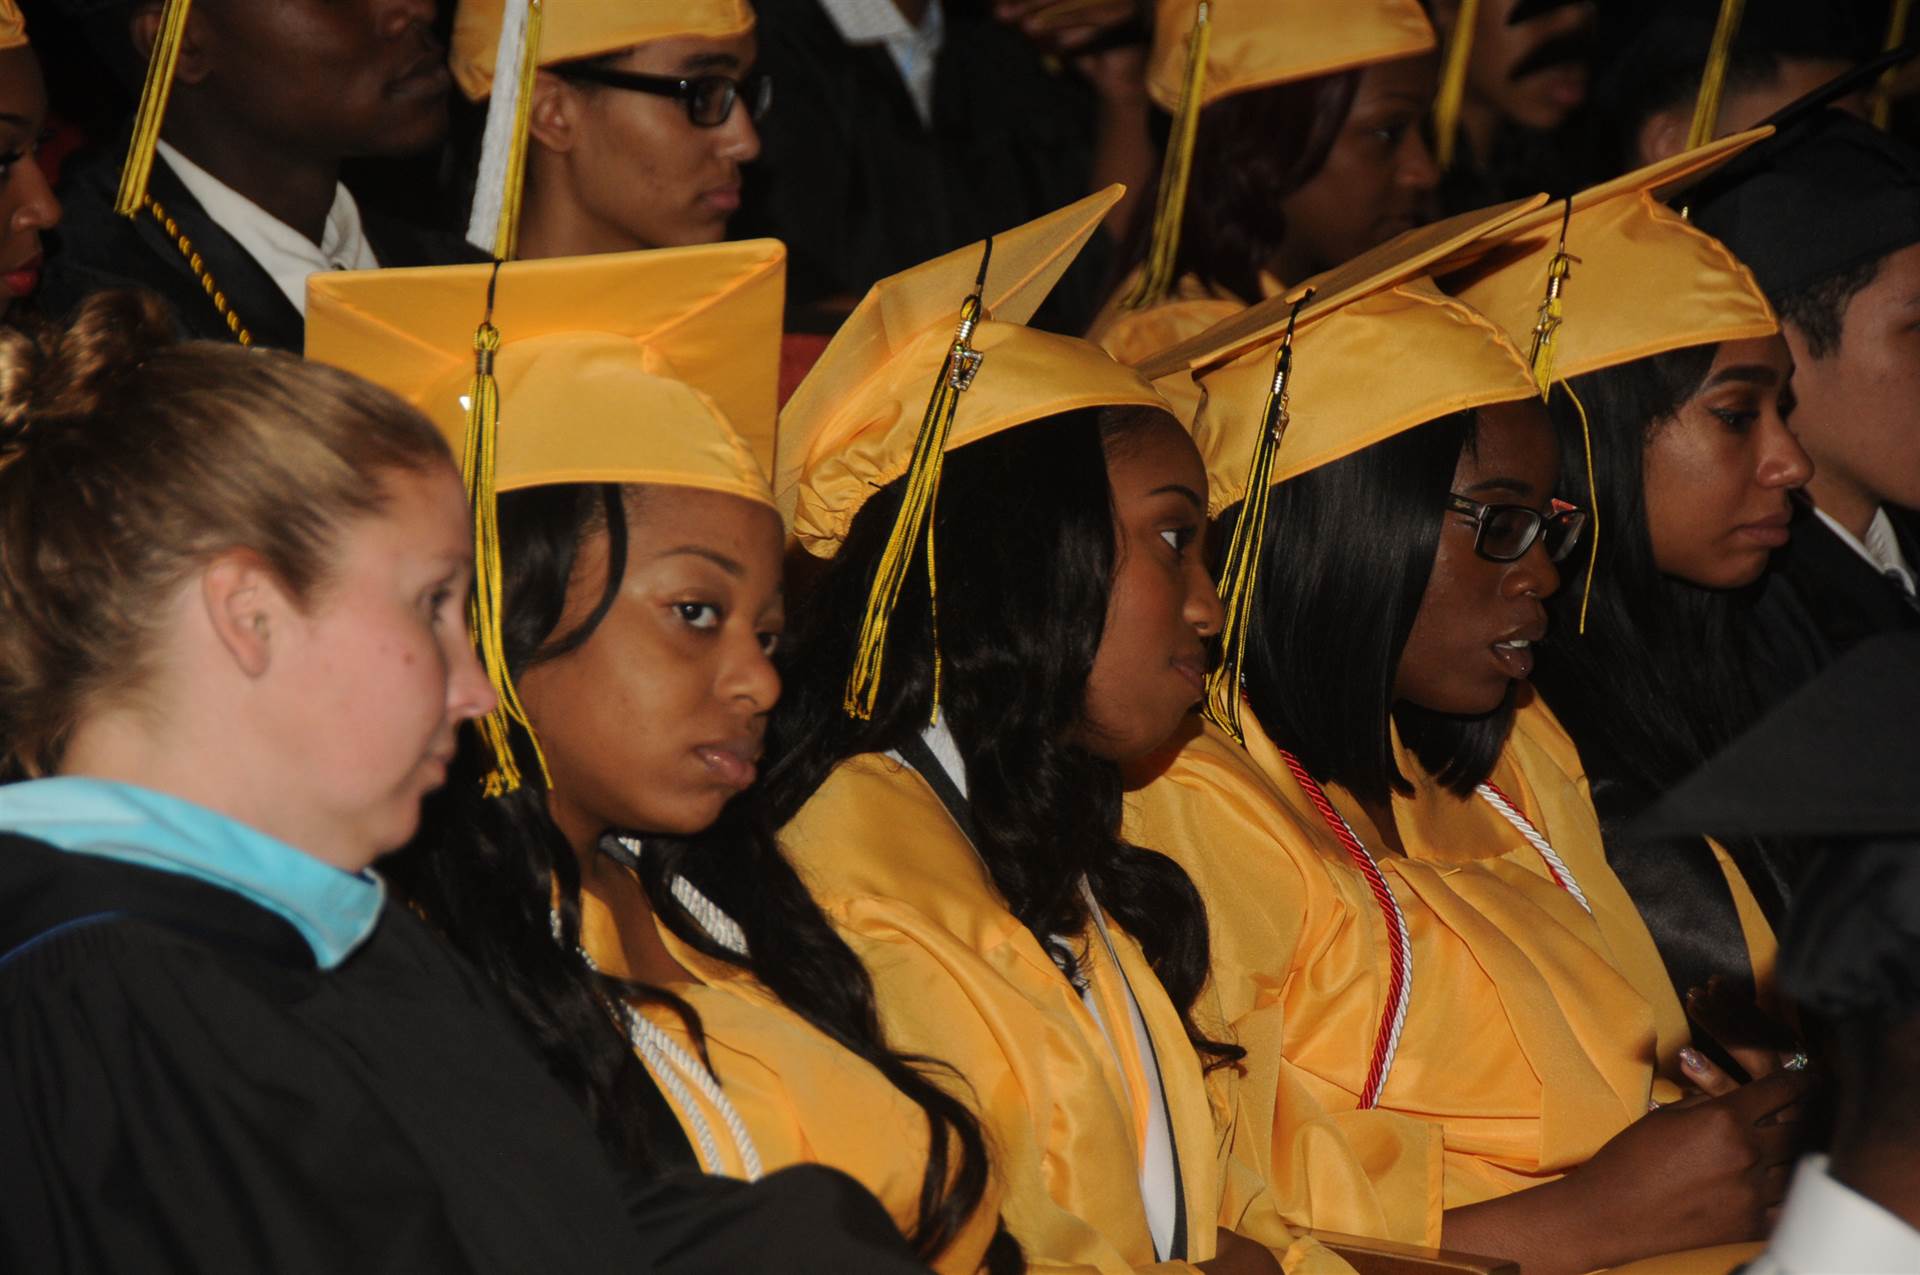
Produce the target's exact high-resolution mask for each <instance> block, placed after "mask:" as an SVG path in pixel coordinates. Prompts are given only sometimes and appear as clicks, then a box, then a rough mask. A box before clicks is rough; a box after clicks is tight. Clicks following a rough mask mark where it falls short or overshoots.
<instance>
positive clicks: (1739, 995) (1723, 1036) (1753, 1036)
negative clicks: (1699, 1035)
mask: <svg viewBox="0 0 1920 1275" xmlns="http://www.w3.org/2000/svg"><path fill="white" fill-rule="evenodd" d="M1685 1005H1686V1009H1687V1017H1688V1018H1690V1019H1692V1020H1693V1025H1694V1026H1695V1027H1697V1028H1699V1029H1700V1030H1701V1031H1702V1032H1704V1033H1705V1034H1706V1035H1708V1036H1710V1037H1711V1038H1712V1039H1713V1041H1714V1042H1715V1043H1716V1044H1718V1045H1719V1046H1720V1047H1721V1048H1722V1049H1724V1050H1726V1051H1727V1056H1728V1057H1730V1058H1732V1059H1733V1061H1734V1062H1736V1063H1738V1064H1740V1067H1741V1069H1742V1070H1744V1071H1745V1072H1746V1073H1747V1075H1748V1076H1749V1077H1751V1078H1752V1079H1754V1080H1758V1079H1760V1078H1761V1077H1762V1076H1766V1075H1771V1074H1772V1073H1773V1072H1775V1071H1778V1070H1779V1069H1780V1068H1781V1067H1782V1066H1783V1065H1784V1064H1785V1063H1786V1061H1787V1059H1788V1058H1790V1057H1792V1056H1793V1054H1794V1053H1795V1052H1796V1051H1797V1049H1798V1046H1797V1044H1796V1043H1795V1041H1794V1036H1793V1033H1792V1032H1791V1031H1789V1030H1788V1029H1787V1028H1786V1026H1785V1025H1784V1024H1782V1023H1780V1022H1778V1021H1777V1020H1775V1019H1774V1018H1772V1017H1770V1016H1769V1015H1767V1014H1766V1013H1765V1012H1764V1011H1762V1010H1761V1008H1760V1006H1759V1004H1758V1003H1757V1002H1756V1001H1755V1000H1754V997H1753V988H1752V987H1751V986H1749V985H1746V984H1742V983H1735V982H1734V981H1733V980H1731V979H1728V978H1725V977H1723V976H1722V975H1719V974H1715V975H1714V976H1713V977H1712V978H1710V979H1708V980H1707V985H1706V986H1705V987H1696V988H1693V989H1691V990H1690V991H1688V992H1687V995H1686V1000H1685Z"/></svg>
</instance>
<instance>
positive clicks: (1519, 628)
mask: <svg viewBox="0 0 1920 1275" xmlns="http://www.w3.org/2000/svg"><path fill="white" fill-rule="evenodd" d="M1477 415H1478V426H1477V428H1476V429H1475V431H1474V437H1473V440H1472V442H1471V443H1469V444H1468V446H1467V447H1466V448H1465V449H1463V450H1462V451H1461V453H1460V460H1459V463H1458V464H1457V465H1456V466H1455V468H1454V471H1453V486H1452V491H1454V492H1455V493H1457V494H1458V495H1461V496H1464V497H1466V498H1467V499H1469V500H1473V501H1478V502H1480V503H1482V504H1502V505H1527V506H1530V507H1532V508H1535V509H1538V510H1540V511H1541V512H1542V513H1546V512H1548V511H1549V508H1550V505H1551V502H1552V500H1553V496H1554V487H1555V484H1556V483H1557V482H1558V481H1559V477H1560V458H1559V450H1558V444H1557V443H1556V442H1555V439H1554V433H1553V425H1552V423H1551V421H1549V419H1548V417H1547V412H1546V408H1545V407H1544V406H1542V405H1541V404H1540V403H1539V402H1538V401H1537V400H1527V401H1523V402H1518V403H1497V404H1494V405H1493V406H1491V407H1483V408H1481V409H1479V412H1478V413H1477ZM1437 516H1438V517H1440V518H1441V520H1442V523H1441V529H1440V545H1439V548H1438V549H1437V550H1436V552H1435V554H1434V559H1433V574H1432V576H1431V577H1429V578H1428V580H1427V588H1426V592H1425V593H1423V594H1422V595H1421V598H1420V610H1419V611H1418V612H1417V613H1416V615H1415V616H1414V621H1413V629H1412V631H1411V632H1410V633H1409V634H1408V635H1407V644H1406V646H1405V647H1404V648H1403V649H1402V651H1401V653H1400V664H1399V667H1398V668H1397V669H1396V670H1395V673H1394V683H1393V693H1394V698H1395V699H1396V700H1399V701H1403V702H1405V703H1409V704H1414V705H1417V706H1419V707H1421V708H1425V709H1429V710H1431V711H1433V712H1436V713H1451V714H1454V715H1456V716H1461V717H1477V716H1479V715H1481V714H1483V713H1491V712H1492V711H1494V710H1495V709H1497V708H1499V707H1500V705H1501V704H1502V703H1503V702H1504V701H1505V700H1506V697H1507V694H1508V692H1509V691H1510V690H1511V689H1512V687H1513V683H1514V682H1515V681H1518V680H1522V679H1525V678H1527V677H1529V676H1531V675H1532V673H1533V651H1532V645H1533V643H1535V642H1539V641H1540V640H1542V639H1543V638H1545V637H1546V635H1547V610H1546V606H1545V600H1546V599H1547V598H1548V597H1549V596H1551V595H1552V593H1553V591H1554V590H1555V589H1557V588H1559V587H1560V574H1559V572H1558V571H1557V570H1556V569H1555V567H1554V565H1553V562H1552V560H1551V559H1550V558H1549V557H1548V555H1547V548H1546V543H1545V537H1544V536H1543V537H1541V538H1539V539H1536V540H1535V541H1534V543H1533V546H1532V547H1531V548H1530V549H1528V550H1527V552H1526V553H1525V554H1523V555H1522V556H1521V557H1519V558H1518V559H1516V560H1514V561H1512V562H1494V561H1491V560H1489V559H1487V558H1485V557H1483V556H1482V555H1481V554H1480V553H1478V552H1477V551H1476V550H1475V548H1474V526H1475V524H1474V519H1473V518H1472V517H1469V516H1468V515H1466V514H1463V513H1458V512H1453V511H1440V512H1439V513H1438V514H1437Z"/></svg>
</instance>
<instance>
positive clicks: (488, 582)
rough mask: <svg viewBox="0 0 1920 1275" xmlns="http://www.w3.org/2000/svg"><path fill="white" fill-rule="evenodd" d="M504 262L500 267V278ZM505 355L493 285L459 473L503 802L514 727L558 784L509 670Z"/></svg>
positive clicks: (472, 612)
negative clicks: (504, 611)
mask: <svg viewBox="0 0 1920 1275" xmlns="http://www.w3.org/2000/svg"><path fill="white" fill-rule="evenodd" d="M499 273H500V265H499V263H498V262H495V263H494V277H495V278H496V279H497V278H498V277H499ZM499 351H500V329H498V328H496V327H494V326H493V285H492V284H491V283H489V284H488V285H487V317H486V318H484V319H482V320H481V321H480V326H479V327H478V328H477V329H475V331H474V334H473V379H472V380H471V381H470V382H468V384H467V435H466V446H465V449H464V451H463V453H462V455H461V458H460V476H461V477H462V478H463V479H465V480H466V484H467V500H468V503H469V504H470V505H471V506H472V509H473V557H474V580H473V602H472V604H471V605H470V606H469V607H468V612H467V615H468V621H469V624H470V625H471V627H472V630H473V638H474V643H475V645H476V646H478V647H479V649H480V664H481V667H483V668H485V669H486V671H487V680H488V681H489V682H491V683H492V684H493V691H494V694H495V695H496V696H497V697H498V702H497V703H496V704H495V705H494V707H493V711H492V712H490V713H488V714H487V715H486V716H485V717H483V718H481V719H480V721H479V722H478V726H479V730H480V737H481V738H482V739H484V740H486V742H487V747H488V748H490V749H491V750H492V751H493V762H494V768H493V770H492V771H490V772H489V773H488V775H487V778H486V795H487V796H489V797H498V796H500V795H501V794H503V793H509V792H512V791H513V790H514V789H516V788H518V787H519V786H520V766H519V763H518V762H516V761H515V760H514V757H513V738H512V737H513V728H514V726H516V725H517V726H519V727H520V729H521V730H523V731H525V732H526V735H527V740H528V742H529V743H531V744H532V745H533V755H534V758H535V760H537V761H538V762H539V763H540V780H541V783H542V784H544V785H545V786H546V787H548V788H551V787H553V777H552V775H551V774H549V773H548V770H547V758H546V754H545V753H543V752H542V751H541V750H540V741H539V739H538V738H537V737H536V736H535V735H534V733H533V725H532V723H530V722H529V721H528V720H527V710H526V709H525V708H523V707H522V706H521V704H520V694H519V692H518V691H516V690H515V689H514V686H513V675H512V674H511V673H510V672H508V670H507V651H506V639H505V637H504V636H502V634H501V630H500V624H501V602H502V599H501V596H500V595H501V579H500V577H501V570H500V508H499V505H498V503H497V498H496V493H495V489H494V466H495V463H496V462H497V460H498V456H499V447H500V386H499V384H498V382H496V381H495V380H494V376H493V360H494V356H495V355H496V354H498V353H499Z"/></svg>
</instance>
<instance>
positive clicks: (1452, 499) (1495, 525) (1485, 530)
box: [1447, 492, 1587, 562]
mask: <svg viewBox="0 0 1920 1275" xmlns="http://www.w3.org/2000/svg"><path fill="white" fill-rule="evenodd" d="M1447 508H1448V509H1451V510H1453V511H1454V512H1455V513H1463V514H1468V515H1470V516H1471V517H1472V518H1473V551H1474V552H1475V553H1477V554H1479V555H1480V556H1481V557H1483V558H1485V559H1487V560H1488V561H1490V562H1517V561H1519V560H1520V559H1521V558H1524V557H1526V556H1527V551H1528V550H1529V549H1531V548H1533V542H1534V541H1536V540H1540V539H1542V538H1543V537H1544V538H1545V540H1546V546H1547V556H1548V557H1549V558H1551V559H1553V560H1554V561H1555V562H1560V561H1562V560H1563V559H1565V558H1566V556H1567V555H1568V554H1570V553H1572V552H1573V547H1574V546H1575V545H1576V544H1578V543H1580V533H1581V532H1582V531H1584V530H1585V529H1586V526H1587V511H1586V510H1584V509H1581V508H1580V507H1579V506H1577V505H1570V504H1568V503H1567V502H1566V501H1564V500H1556V501H1554V502H1553V507H1552V510H1551V512H1548V513H1544V514H1543V513H1541V512H1540V511H1539V510H1538V509H1534V508H1532V507H1531V506H1528V505H1483V504H1481V503H1480V502H1479V501H1477V500H1468V499H1467V498H1466V497H1465V496H1462V495H1460V494H1459V493H1457V492H1448V493H1447Z"/></svg>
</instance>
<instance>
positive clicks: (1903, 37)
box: [1873, 0, 1913, 129]
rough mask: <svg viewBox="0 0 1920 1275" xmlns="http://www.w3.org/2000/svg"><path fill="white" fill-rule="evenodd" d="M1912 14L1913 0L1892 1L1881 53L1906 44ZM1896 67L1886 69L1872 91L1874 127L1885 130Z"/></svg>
mask: <svg viewBox="0 0 1920 1275" xmlns="http://www.w3.org/2000/svg"><path fill="white" fill-rule="evenodd" d="M1912 13H1913V0H1893V11H1892V12H1891V13H1889V14H1888V15H1887V39H1886V43H1884V44H1882V45H1881V46H1880V50H1881V52H1883V53H1891V52H1893V51H1894V50H1895V49H1897V48H1899V47H1900V46H1901V45H1903V44H1905V43H1906V42H1907V19H1908V18H1909V17H1910V16H1911V15H1912ZM1899 69H1900V68H1898V67H1888V68H1887V69H1886V71H1885V72H1884V73H1882V75H1881V76H1880V83H1879V85H1878V87H1876V88H1875V89H1874V91H1873V123H1874V127H1876V128H1879V129H1885V128H1886V127H1887V125H1888V124H1890V123H1891V122H1892V121H1893V77H1894V73H1895V72H1896V71H1898V70H1899Z"/></svg>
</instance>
